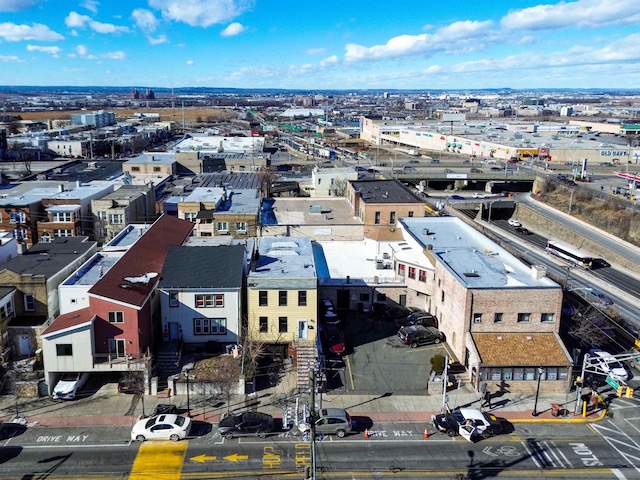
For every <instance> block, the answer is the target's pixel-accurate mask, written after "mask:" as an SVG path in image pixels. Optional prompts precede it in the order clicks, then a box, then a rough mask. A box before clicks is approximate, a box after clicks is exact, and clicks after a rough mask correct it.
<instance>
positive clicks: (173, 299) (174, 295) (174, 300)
mask: <svg viewBox="0 0 640 480" xmlns="http://www.w3.org/2000/svg"><path fill="white" fill-rule="evenodd" d="M178 305H179V302H178V292H169V306H170V307H177V306H178Z"/></svg>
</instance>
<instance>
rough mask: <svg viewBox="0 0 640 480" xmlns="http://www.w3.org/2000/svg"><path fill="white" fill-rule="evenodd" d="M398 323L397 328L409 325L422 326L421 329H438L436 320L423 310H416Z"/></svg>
mask: <svg viewBox="0 0 640 480" xmlns="http://www.w3.org/2000/svg"><path fill="white" fill-rule="evenodd" d="M398 323H399V325H398V326H399V327H407V326H409V325H422V326H423V327H435V328H438V319H437V318H436V317H435V316H433V315H432V314H430V313H427V312H425V311H423V310H417V311H415V312H413V313H411V314H410V315H408V316H407V317H406V318H404V319H402V320H401V321H400V322H398Z"/></svg>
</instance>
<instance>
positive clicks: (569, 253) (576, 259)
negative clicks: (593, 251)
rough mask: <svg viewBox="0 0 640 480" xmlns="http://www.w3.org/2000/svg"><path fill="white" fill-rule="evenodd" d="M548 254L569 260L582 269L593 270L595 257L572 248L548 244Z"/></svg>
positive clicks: (553, 243)
mask: <svg viewBox="0 0 640 480" xmlns="http://www.w3.org/2000/svg"><path fill="white" fill-rule="evenodd" d="M546 250H547V252H549V253H550V254H551V255H555V256H557V257H560V258H563V259H565V260H568V261H569V262H571V263H573V264H575V265H578V266H579V267H582V268H593V257H591V256H589V255H585V254H584V253H580V252H579V251H577V250H575V249H574V248H572V247H568V246H566V245H562V244H560V243H558V242H551V241H549V242H547V248H546Z"/></svg>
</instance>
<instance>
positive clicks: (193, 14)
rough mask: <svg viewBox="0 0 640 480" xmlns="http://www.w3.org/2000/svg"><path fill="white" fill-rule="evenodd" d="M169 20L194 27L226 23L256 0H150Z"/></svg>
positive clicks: (153, 6) (251, 5) (247, 8)
mask: <svg viewBox="0 0 640 480" xmlns="http://www.w3.org/2000/svg"><path fill="white" fill-rule="evenodd" d="M148 1H149V6H150V7H152V8H155V9H158V10H160V11H161V12H162V16H163V17H164V18H166V19H168V20H173V21H176V22H183V23H186V24H187V25H191V26H192V27H208V26H210V25H214V24H220V23H226V22H228V21H230V20H233V19H234V18H236V17H238V16H240V15H241V14H242V13H244V12H246V11H247V10H249V9H250V8H252V7H253V4H254V0H148Z"/></svg>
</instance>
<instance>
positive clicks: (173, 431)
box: [131, 413, 191, 442]
mask: <svg viewBox="0 0 640 480" xmlns="http://www.w3.org/2000/svg"><path fill="white" fill-rule="evenodd" d="M190 431H191V419H190V418H187V417H182V416H180V415H176V414H173V413H172V414H165V415H156V416H155V417H151V418H143V419H142V420H140V421H138V422H137V423H136V424H135V425H134V426H133V428H132V429H131V440H136V441H138V442H144V441H145V440H171V441H174V442H177V441H178V440H182V439H184V438H187V437H188V436H189V432H190Z"/></svg>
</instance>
